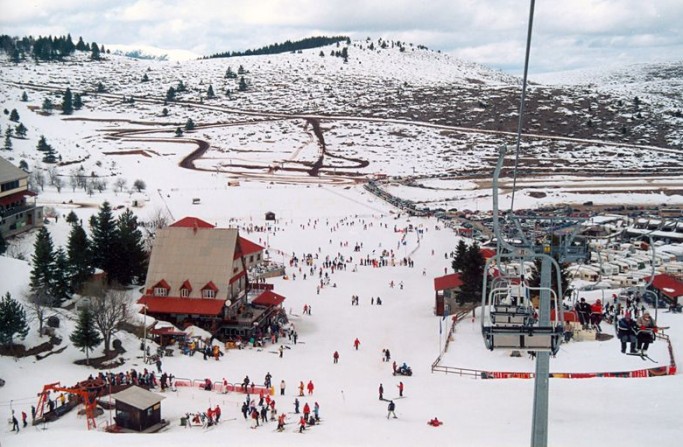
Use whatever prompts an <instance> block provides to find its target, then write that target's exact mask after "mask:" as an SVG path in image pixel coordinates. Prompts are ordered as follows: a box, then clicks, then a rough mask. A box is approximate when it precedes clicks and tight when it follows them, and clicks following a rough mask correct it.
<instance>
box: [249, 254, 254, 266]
mask: <svg viewBox="0 0 683 447" xmlns="http://www.w3.org/2000/svg"><path fill="white" fill-rule="evenodd" d="M252 262H254V255H251V256H249V263H250V264H251V263H252Z"/></svg>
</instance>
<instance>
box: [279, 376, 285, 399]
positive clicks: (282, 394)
mask: <svg viewBox="0 0 683 447" xmlns="http://www.w3.org/2000/svg"><path fill="white" fill-rule="evenodd" d="M284 395H285V379H282V380H280V396H284Z"/></svg>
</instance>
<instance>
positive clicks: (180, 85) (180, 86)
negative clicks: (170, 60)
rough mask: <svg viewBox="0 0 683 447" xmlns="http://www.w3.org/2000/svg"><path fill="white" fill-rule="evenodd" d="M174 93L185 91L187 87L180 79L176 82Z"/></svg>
mask: <svg viewBox="0 0 683 447" xmlns="http://www.w3.org/2000/svg"><path fill="white" fill-rule="evenodd" d="M175 90H176V92H178V93H181V92H185V91H187V87H186V86H185V83H184V82H183V80H182V79H181V80H180V81H178V86H177V87H176V88H175Z"/></svg>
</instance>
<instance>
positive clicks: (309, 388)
mask: <svg viewBox="0 0 683 447" xmlns="http://www.w3.org/2000/svg"><path fill="white" fill-rule="evenodd" d="M306 388H307V389H308V394H313V388H315V387H314V386H313V381H312V380H309V381H308V385H307V386H306Z"/></svg>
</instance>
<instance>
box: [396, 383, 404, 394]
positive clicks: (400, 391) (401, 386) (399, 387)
mask: <svg viewBox="0 0 683 447" xmlns="http://www.w3.org/2000/svg"><path fill="white" fill-rule="evenodd" d="M397 386H398V395H399V397H403V382H398V385H397Z"/></svg>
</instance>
